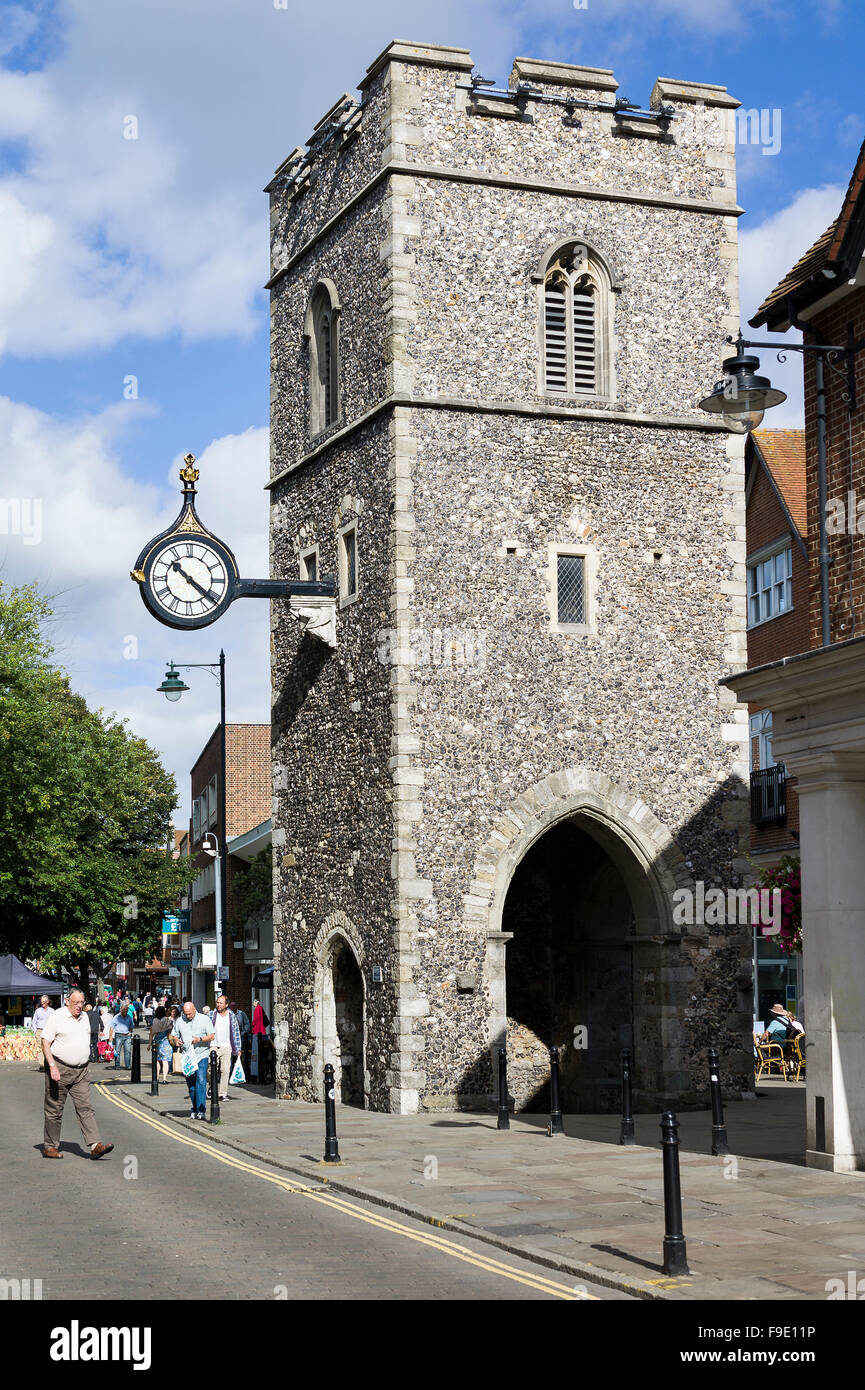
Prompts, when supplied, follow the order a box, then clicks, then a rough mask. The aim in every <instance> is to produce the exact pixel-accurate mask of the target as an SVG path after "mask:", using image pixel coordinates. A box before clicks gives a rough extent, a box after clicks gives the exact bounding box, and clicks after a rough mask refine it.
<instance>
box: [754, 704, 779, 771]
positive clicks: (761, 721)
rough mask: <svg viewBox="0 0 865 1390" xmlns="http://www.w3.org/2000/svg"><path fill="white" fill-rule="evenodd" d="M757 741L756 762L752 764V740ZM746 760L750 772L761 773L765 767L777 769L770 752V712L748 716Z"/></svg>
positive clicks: (762, 711) (763, 710) (758, 712)
mask: <svg viewBox="0 0 865 1390" xmlns="http://www.w3.org/2000/svg"><path fill="white" fill-rule="evenodd" d="M755 739H756V740H757V762H756V764H755V763H754V740H755ZM748 758H749V760H750V763H751V771H752V772H762V771H763V770H764V769H765V768H767V767H778V766H779V763H778V760H777V758H776V757H775V754H774V753H773V751H772V711H771V710H770V709H761V710H758V711H757V713H756V714H751V715H749V716H748Z"/></svg>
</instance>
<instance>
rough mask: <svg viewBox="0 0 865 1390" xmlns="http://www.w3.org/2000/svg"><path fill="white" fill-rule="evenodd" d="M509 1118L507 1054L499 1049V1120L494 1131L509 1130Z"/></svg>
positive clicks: (501, 1048)
mask: <svg viewBox="0 0 865 1390" xmlns="http://www.w3.org/2000/svg"><path fill="white" fill-rule="evenodd" d="M510 1127H511V1117H510V1114H509V1113H508V1052H507V1048H505V1047H500V1048H499V1118H498V1123H497V1124H496V1129H510Z"/></svg>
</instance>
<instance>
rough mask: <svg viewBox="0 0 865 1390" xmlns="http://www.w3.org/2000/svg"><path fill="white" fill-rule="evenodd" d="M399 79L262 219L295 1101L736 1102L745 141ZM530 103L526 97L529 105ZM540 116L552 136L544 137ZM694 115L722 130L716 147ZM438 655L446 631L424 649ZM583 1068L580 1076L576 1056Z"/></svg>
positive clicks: (678, 103) (282, 1040)
mask: <svg viewBox="0 0 865 1390" xmlns="http://www.w3.org/2000/svg"><path fill="white" fill-rule="evenodd" d="M472 68H473V63H472V59H471V57H470V55H469V53H468V52H467V51H466V50H465V49H459V48H444V47H434V46H426V45H420V44H414V43H402V42H397V43H392V44H390V45H389V47H388V48H387V49H386V50H385V51H384V52H383V53H382V54H381V55H380V56H379V57H378V58H377V59H376V60H375V62H373V63H372V65H371V66H370V68H369V69H368V71H367V74H366V76H365V77H364V79H363V81H362V82H361V83H360V91H361V94H362V95H361V97H360V99H359V100H357V99H355V98H354V97H353V96H351V95H350V94H346V95H345V96H344V97H342V98H340V100H339V101H337V102H336V103H335V104H334V106H333V107H332V108H331V110H330V111H329V112H328V113H327V114H326V115H325V116H324V117H323V118H322V120H321V121H320V122H319V124H318V126H317V127H316V129H315V132H314V133H313V136H312V138H311V140H310V142H309V145H308V147H307V148H304V147H298V148H297V149H296V150H295V151H294V152H293V154H292V155H291V156H289V158H288V159H287V160H286V161H285V163H284V164H283V165H282V166H281V167H280V169H279V170H277V172H276V175H275V176H274V179H273V181H272V183H271V184H270V185H269V192H270V195H271V237H272V274H271V279H270V281H269V288H270V290H271V302H272V383H271V403H272V414H271V425H272V428H271V438H272V471H271V481H270V484H269V487H270V495H271V573H272V575H273V576H275V577H284V578H289V577H314V574H313V572H314V571H315V572H316V573H317V575H319V576H323V577H324V576H329V575H332V576H335V577H337V578H338V579H339V585H340V594H339V598H338V599H337V601H336V609H337V612H336V633H337V637H336V648H335V649H332V648H330V647H329V646H327V645H325V644H323V643H321V642H317V641H316V640H315V638H314V637H311V636H310V635H309V634H306V635H304V633H303V631H302V629H301V627H300V626H299V625H298V623H297V622H296V621H295V620H294V619H293V618H292V615H291V614H290V613H289V611H288V606H287V605H286V604H284V603H280V602H274V603H273V604H272V606H271V607H272V675H273V692H272V693H273V711H272V726H273V734H272V737H273V827H274V828H273V846H274V934H275V940H274V949H275V960H276V969H275V975H274V990H275V993H274V1000H275V1006H274V1013H275V1019H274V1022H275V1025H276V1035H277V1056H278V1081H277V1090H278V1094H282V1095H291V1096H297V1097H300V1098H303V1099H307V1100H321V1099H322V1087H323V1070H324V1066H325V1064H326V1063H327V1062H332V1063H333V1064H334V1067H335V1069H336V1086H337V1098H338V1099H341V1100H342V1101H343V1103H354V1104H357V1105H365V1106H367V1107H369V1108H372V1109H376V1110H391V1111H397V1112H402V1113H407V1112H414V1111H417V1110H419V1109H421V1110H434V1109H449V1108H450V1109H452V1108H458V1107H466V1108H471V1107H478V1108H487V1107H488V1108H494V1104H495V1101H494V1092H495V1084H496V1082H495V1077H496V1056H495V1049H496V1047H497V1046H499V1045H500V1044H501V1043H502V1042H503V1041H504V1040H505V1038H507V1043H508V1049H509V1063H508V1080H509V1085H510V1088H511V1091H512V1093H513V1095H514V1097H515V1099H516V1104H517V1106H518V1108H524V1107H535V1108H543V1107H544V1106H545V1105H547V1104H548V1101H549V1090H548V1080H549V1060H548V1049H549V1047H551V1046H554V1045H555V1046H557V1047H559V1048H560V1049H562V1052H561V1085H562V1104H563V1108H564V1109H565V1110H585V1111H595V1110H605V1109H606V1110H610V1109H616V1108H617V1106H618V1104H619V1094H620V1092H619V1051H620V1048H621V1047H623V1046H629V1047H632V1048H633V1052H634V1066H633V1086H634V1103H635V1108H636V1109H641V1108H642V1109H645V1108H658V1107H660V1108H666V1107H667V1106H668V1105H671V1104H672V1105H675V1106H676V1107H687V1106H688V1105H696V1104H705V1103H706V1089H705V1088H706V1075H705V1054H706V1047H707V1046H708V1045H710V1044H711V1045H714V1046H715V1047H717V1049H718V1051H719V1053H720V1056H721V1071H722V1079H723V1082H724V1087H725V1091H726V1092H727V1094H733V1095H737V1094H741V1093H742V1092H745V1091H748V1090H749V1089H750V1090H753V1065H752V1061H751V1056H750V1053H749V1051H748V1047H747V1043H746V1040H749V1039H750V1029H751V998H750V956H751V931H750V928H749V927H748V926H745V925H737V924H735V923H726V924H723V925H721V926H713V925H704V924H696V925H694V926H692V927H681V926H677V925H675V924H674V922H673V895H674V893H675V892H676V890H677V889H681V888H693V885H694V883H695V881H697V880H704V881H706V882H711V883H712V884H717V885H719V886H724V887H727V886H729V887H733V888H735V887H738V886H740V885H741V884H742V883H744V882H745V881H746V879H747V862H746V860H745V859H744V846H745V843H746V837H747V832H748V800H747V787H746V781H747V729H748V726H747V713H746V710H745V709H743V708H742V707H740V706H739V705H738V704H737V702H736V699H735V696H734V695H733V694H732V692H730V691H727V690H726V689H724V688H721V687H719V684H718V682H719V681H720V680H721V679H722V678H723V677H724V676H726V675H728V674H729V673H730V672H732V671H733V670H734V669H737V668H738V667H741V666H742V665H744V663H745V620H746V618H745V569H744V562H745V531H744V525H745V516H744V467H743V454H744V450H743V440H742V437H741V436H737V435H733V434H730V433H728V432H727V431H726V429H724V428H722V427H719V426H718V423H717V422H716V421H715V420H714V419H711V420H710V419H709V418H708V417H707V416H706V415H705V414H704V413H703V412H702V411H701V410H700V408H699V405H698V402H699V400H700V399H701V397H702V396H703V395H705V392H706V389H707V387H706V384H707V382H711V381H712V380H713V379H714V378H715V377H717V376H718V374H719V367H718V364H719V361H720V359H721V357H722V356H723V353H724V335H725V334H727V333H731V332H735V331H736V330H737V329H738V325H739V312H738V308H739V306H738V282H737V269H736V227H737V217H738V215H739V213H740V212H741V209H740V208H738V207H737V204H736V190H735V121H734V113H735V107H736V106H737V105H738V103H737V102H736V101H735V100H733V98H731V97H730V96H729V95H728V94H727V93H726V91H725V89H724V88H722V87H714V86H701V85H699V84H696V83H692V82H678V81H672V80H668V79H659V80H658V82H657V83H656V86H655V88H654V91H653V93H652V96H651V99H650V104H649V109H648V110H647V111H645V112H643V113H642V114H635V113H634V112H622V111H620V112H619V113H617V112H616V110H615V109H614V98H615V95H616V90H617V83H616V82H615V79H614V77H613V75H612V73H611V72H608V71H606V70H603V69H593V68H582V67H576V66H572V65H569V64H565V63H557V62H555V63H554V62H549V63H547V62H542V61H536V60H530V59H524V58H518V59H516V61H515V64H514V70H513V74H512V76H511V80H510V88H509V89H507V90H509V91H510V92H511V93H512V95H510V96H509V95H508V94H507V91H505V92H504V93H499V94H497V93H496V92H493V91H490V90H489V89H484V88H475V89H474V90H472V85H471V73H472ZM518 84H527V87H528V90H527V89H526V86H518ZM542 98H556V100H544V99H542ZM697 117H699V119H696V118H697ZM436 634H438V635H436ZM575 1040H577V1041H578V1045H576V1046H575V1045H573V1044H574V1042H575Z"/></svg>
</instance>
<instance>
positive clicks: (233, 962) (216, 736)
mask: <svg viewBox="0 0 865 1390" xmlns="http://www.w3.org/2000/svg"><path fill="white" fill-rule="evenodd" d="M219 764H220V731H219V728H218V727H217V728H216V729H215V730H214V731H213V734H212V735H211V737H210V738H209V740H208V741H207V743H206V744H205V746H204V748H203V749H202V750H201V753H200V754H199V756H198V758H197V759H196V761H195V764H194V766H193V768H192V770H191V773H190V779H191V791H192V817H191V819H190V823H189V832H188V846H189V859H190V891H189V902H190V908H191V920H190V933H189V941H188V942H186V941H181V942H180V943H178V946H177V948H172V954H173V955H175V956H177V955H179V956H180V958H181V960H183V961H184V965H183V967H182V970H181V975H180V984H179V985H178V986H177V987H176V990H175V992H177V993H180V994H184V993H188V994H190V995H191V997H192V998H193V999H194V1001H195V1003H196V1004H203V1003H205V1002H207V1003H208V1004H209V1005H211V1006H212V1003H213V998H214V987H215V978H216V977H215V967H216V891H215V890H216V873H215V868H214V862H213V859H212V858H211V857H210V856H209V855H208V854H206V853H205V851H204V849H203V848H202V843H203V841H204V837H205V836H206V835H207V833H208V832H212V833H213V834H215V835H216V838H217V840H218V842H219V844H220V845H222V843H223V838H224V836H226V835H227V837H228V850H229V854H228V885H227V897H228V913H227V922H226V924H225V948H224V950H225V962H226V964H227V966H228V969H229V977H228V982H227V984H225V985H224V986H223V990H222V992H223V993H226V994H228V995H229V997H230V998H235V999H237V1000H238V1002H239V1003H240V1004H241V1006H242V1007H243V1008H244V1009H246V1010H247V1012H249V1008H250V1003H251V996H252V986H251V981H252V979H253V978H254V976H255V975H257V974H258V973H259V971H260V970H261V969H263V968H267V967H272V965H273V951H272V931H273V928H272V921H271V916H270V912H269V910H267V909H264V910H263V911H262V912H261V913H260V914H258V916H257V919H256V921H255V922H254V923H252V924H248V923H246V921H245V920H240V919H241V916H242V914H241V912H240V910H239V907H238V887H239V885H240V883H241V882H242V879H243V877H244V876H245V874H246V873H247V871H248V865H249V862H250V861H251V860H252V859H253V858H254V857H255V855H256V854H259V853H262V852H264V851H265V850H266V849H267V847H268V845H269V843H270V810H271V786H270V725H269V724H229V725H228V726H227V728H226V821H227V824H226V825H225V826H223V824H222V821H221V818H220V798H219V776H220V766H219ZM268 926H269V930H270V935H269V936H268ZM253 938H254V939H255V943H256V944H255V945H254V946H253V945H252V944H250V945H249V947H248V948H247V944H246V943H247V941H249V942H250V943H251V942H252V940H253ZM235 942H237V943H239V945H237V946H235ZM268 947H269V948H270V950H269V954H268ZM187 955H188V957H189V959H190V964H189V966H188V967H187V966H186V964H185V961H186V959H187Z"/></svg>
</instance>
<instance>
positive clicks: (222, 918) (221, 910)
mask: <svg viewBox="0 0 865 1390" xmlns="http://www.w3.org/2000/svg"><path fill="white" fill-rule="evenodd" d="M217 670H218V671H219V675H218V677H217V676H216V671H217ZM179 671H210V673H211V675H213V676H214V677H215V679H218V680H219V829H220V836H221V840H220V839H219V838H218V837H217V836H216V835H210V836H209V838H211V839H213V841H214V842H215V844H214V847H213V848H212V849H207V848H205V853H206V854H209V855H211V857H212V858H213V859H214V860H215V869H216V884H215V889H216V891H215V894H214V897H215V903H216V984H217V994H218V993H219V986H220V983H221V982H220V978H219V972H220V969H221V968H222V966H223V965H224V964H225V961H224V960H223V956H224V954H225V942H224V930H225V922H226V918H227V915H228V914H227V910H226V909H227V892H228V874H227V868H228V865H227V863H226V840H227V838H228V836H227V835H226V823H225V821H226V796H225V763H226V756H225V652H224V651H222V650H220V653H219V661H190V662H186V663H184V664H182V665H181V666H176V665H175V663H174V662H173V661H170V662H169V663H168V670H167V671H166V673H165V679H164V681H163V682H162V684H161V685H159V686H157V691H159V692H160V693H161V694H163V695H164V696H165V698H166V700H170V701H171V702H172V703H173V702H174V701H176V700H179V699H180V697H181V695H182V694H183V693H184V691H186V690H188V689H189V686H188V685H184V683H183V681H182V680H181V679H180V676H179V674H178V672H179Z"/></svg>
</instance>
